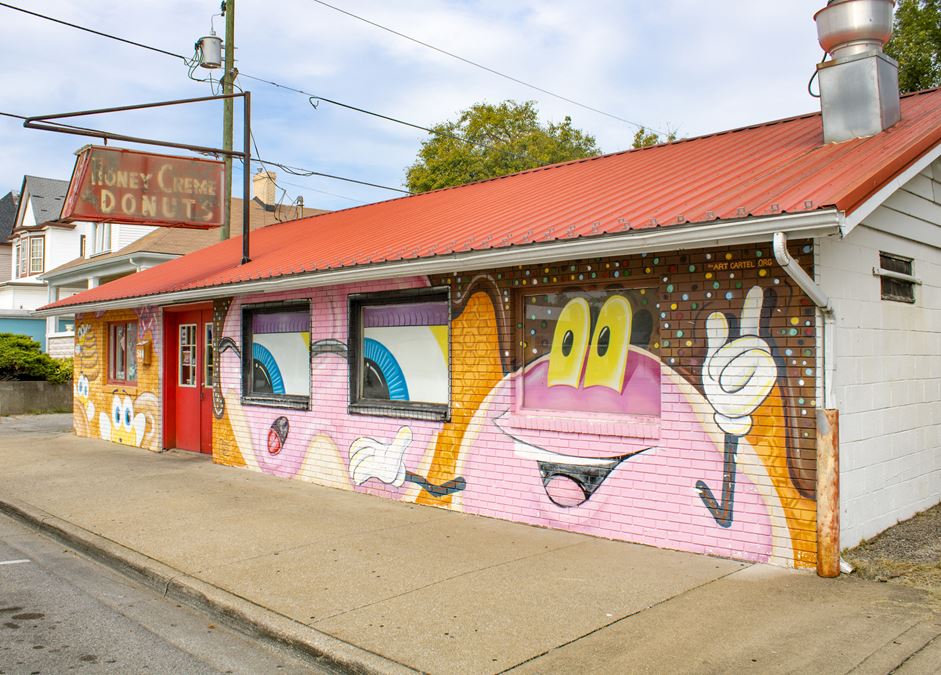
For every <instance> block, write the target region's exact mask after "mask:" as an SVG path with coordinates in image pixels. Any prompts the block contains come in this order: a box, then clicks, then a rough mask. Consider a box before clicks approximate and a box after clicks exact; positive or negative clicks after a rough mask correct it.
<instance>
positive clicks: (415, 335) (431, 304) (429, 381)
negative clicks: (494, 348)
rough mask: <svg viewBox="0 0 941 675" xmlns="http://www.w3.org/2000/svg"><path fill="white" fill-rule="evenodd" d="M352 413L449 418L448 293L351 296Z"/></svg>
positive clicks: (430, 291) (429, 291) (434, 290)
mask: <svg viewBox="0 0 941 675" xmlns="http://www.w3.org/2000/svg"><path fill="white" fill-rule="evenodd" d="M349 347H350V412H358V413H365V414H371V415H391V416H396V417H417V418H420V419H448V416H449V402H450V393H451V336H450V303H449V296H448V290H447V289H437V288H435V289H421V290H418V291H405V292H390V293H381V294H369V295H351V296H350V336H349Z"/></svg>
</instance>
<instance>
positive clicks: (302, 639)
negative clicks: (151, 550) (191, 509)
mask: <svg viewBox="0 0 941 675" xmlns="http://www.w3.org/2000/svg"><path fill="white" fill-rule="evenodd" d="M0 513H4V514H6V515H8V516H10V517H12V518H14V519H16V520H17V521H19V522H20V523H22V524H24V525H26V526H28V527H30V528H31V529H34V530H38V531H40V532H42V533H43V534H46V535H48V536H50V537H52V538H53V539H55V540H57V541H59V542H60V543H62V544H65V545H66V546H69V547H70V548H73V549H75V550H77V551H79V552H80V553H83V554H84V555H86V556H88V557H90V558H92V559H94V560H96V561H98V562H101V563H104V564H105V565H107V566H108V567H110V568H112V569H114V570H115V571H117V572H120V573H121V574H123V575H124V576H126V577H129V578H131V579H133V580H134V581H136V582H138V583H142V584H143V585H145V586H147V587H149V588H151V589H153V590H154V591H156V592H157V593H159V594H160V595H162V596H164V597H166V598H169V599H172V600H175V601H177V602H181V603H185V604H187V605H189V606H191V607H195V608H196V609H199V610H202V611H204V612H208V613H209V614H211V615H212V616H213V617H215V618H217V619H218V620H220V622H222V623H225V624H226V625H228V626H230V627H232V628H235V629H236V630H239V631H240V632H242V633H247V634H248V635H250V636H252V637H254V638H256V639H260V640H261V641H263V642H268V643H272V644H274V645H275V646H277V647H281V648H285V647H286V648H288V649H290V650H292V651H294V652H297V653H299V654H300V656H301V657H302V658H304V659H306V660H314V661H315V662H317V663H318V664H320V665H324V666H330V667H333V668H338V669H341V670H343V671H345V672H351V673H370V674H372V673H377V674H378V673H382V674H389V675H393V674H400V673H415V672H417V671H415V670H413V669H411V668H409V667H407V666H404V665H402V664H401V663H398V662H396V661H393V660H391V659H388V658H386V657H384V656H380V655H378V654H375V653H373V652H370V651H367V650H365V649H363V648H361V647H357V646H355V645H352V644H350V643H348V642H344V641H343V640H340V639H339V638H335V637H333V636H332V635H327V634H326V633H323V632H321V631H318V630H317V629H315V628H311V627H310V626H307V625H304V624H302V623H299V622H297V621H295V620H293V619H291V618H288V617H286V616H284V615H283V614H278V613H277V612H275V611H272V610H270V609H267V608H265V607H262V606H261V605H256V604H255V603H253V602H251V601H249V600H246V599H245V598H242V597H240V596H238V595H235V594H233V593H230V592H228V591H225V590H223V589H221V588H219V587H218V586H213V585H211V584H208V583H206V582H205V581H202V580H200V579H197V578H196V577H193V576H190V575H188V574H186V573H184V572H180V571H179V570H177V569H175V568H173V567H170V566H169V565H166V564H164V563H162V562H160V561H159V560H154V559H153V558H150V557H148V556H146V555H144V554H142V553H138V552H137V551H134V550H132V549H129V548H127V547H126V546H122V545H121V544H118V543H117V542H114V541H112V540H110V539H107V538H105V537H102V536H101V535H98V534H95V533H94V532H90V531H89V530H86V529H84V528H82V527H80V526H78V525H75V524H73V523H70V522H68V521H66V520H63V519H61V518H58V517H56V516H54V515H52V514H50V513H46V512H45V511H43V510H41V509H38V508H36V507H34V506H32V505H30V504H26V503H25V502H20V501H18V500H13V499H7V498H0Z"/></svg>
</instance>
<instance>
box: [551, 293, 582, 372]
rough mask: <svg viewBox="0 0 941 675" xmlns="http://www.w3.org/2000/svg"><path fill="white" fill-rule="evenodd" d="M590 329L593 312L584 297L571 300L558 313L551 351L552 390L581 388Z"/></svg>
mask: <svg viewBox="0 0 941 675" xmlns="http://www.w3.org/2000/svg"><path fill="white" fill-rule="evenodd" d="M590 328H591V310H590V309H589V307H588V301H587V300H585V298H574V299H573V300H570V301H569V302H568V303H567V304H566V305H565V307H563V308H562V311H561V312H560V313H559V320H558V321H557V322H556V324H555V332H554V333H553V334H552V351H551V352H549V372H548V374H547V382H546V383H547V384H548V386H550V387H554V386H556V385H560V384H564V385H567V386H569V387H578V381H579V380H580V379H581V377H582V367H583V365H584V363H585V351H586V350H587V349H588V331H589V329H590Z"/></svg>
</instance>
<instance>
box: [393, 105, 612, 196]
mask: <svg viewBox="0 0 941 675" xmlns="http://www.w3.org/2000/svg"><path fill="white" fill-rule="evenodd" d="M432 129H433V132H434V133H432V135H431V137H430V138H429V139H428V140H426V141H425V142H424V143H422V146H421V149H420V150H419V151H418V157H417V158H416V160H415V163H414V164H412V165H411V166H410V167H408V169H407V170H406V176H405V183H406V185H407V186H408V189H409V190H411V191H412V192H427V191H428V190H436V189H438V188H444V187H450V186H452V185H463V184H464V183H471V182H473V181H478V180H483V179H485V178H495V177H497V176H505V175H506V174H510V173H515V172H517V171H524V170H526V169H532V168H535V167H538V166H545V165H546V164H555V163H556V162H565V161H568V160H572V159H584V158H585V157H593V156H595V155H598V154H600V150H599V149H598V146H597V145H596V144H595V138H594V136H591V135H590V134H586V133H585V132H583V131H580V130H578V129H575V128H574V127H573V126H572V120H571V118H569V117H566V118H565V119H564V121H562V122H561V123H559V124H556V123H553V122H550V123H548V124H547V125H542V124H540V123H539V114H538V111H537V110H536V103H535V101H526V102H524V103H519V102H517V101H503V102H502V103H500V104H497V105H494V104H490V103H477V104H475V105H472V106H471V107H470V108H468V109H467V110H464V111H462V112H461V113H460V115H459V116H458V118H457V119H456V120H452V121H448V122H443V123H441V124H437V125H435V126H434V127H433V128H432Z"/></svg>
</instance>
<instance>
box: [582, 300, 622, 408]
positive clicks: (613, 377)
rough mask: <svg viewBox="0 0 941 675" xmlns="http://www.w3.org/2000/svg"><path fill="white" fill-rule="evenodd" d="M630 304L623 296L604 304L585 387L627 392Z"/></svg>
mask: <svg viewBox="0 0 941 675" xmlns="http://www.w3.org/2000/svg"><path fill="white" fill-rule="evenodd" d="M631 314H632V311H631V303H630V302H628V300H627V298H625V297H624V296H623V295H612V296H611V297H610V298H608V299H607V300H605V303H604V304H603V305H602V306H601V311H600V312H599V313H598V322H597V323H596V324H595V335H594V344H593V345H592V348H591V350H590V351H589V352H588V363H587V364H586V366H585V386H586V387H591V386H594V385H598V386H601V387H608V388H609V389H614V390H615V391H618V392H620V391H621V389H623V388H624V371H625V369H626V368H627V355H628V352H629V349H628V346H629V345H630V343H631Z"/></svg>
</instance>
